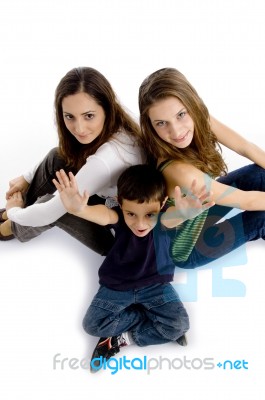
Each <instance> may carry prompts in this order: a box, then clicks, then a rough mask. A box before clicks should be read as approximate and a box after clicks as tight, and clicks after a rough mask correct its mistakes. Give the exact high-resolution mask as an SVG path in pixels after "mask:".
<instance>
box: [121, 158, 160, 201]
mask: <svg viewBox="0 0 265 400" xmlns="http://www.w3.org/2000/svg"><path fill="white" fill-rule="evenodd" d="M117 188H118V202H119V204H122V201H123V200H129V201H136V202H137V203H145V202H147V203H149V202H150V201H159V202H160V204H162V203H163V201H164V200H165V197H166V195H167V194H166V183H165V180H164V177H163V175H162V173H161V172H160V171H158V170H157V169H156V168H154V167H152V166H150V165H147V164H139V165H133V166H132V167H129V168H127V169H126V170H125V171H124V172H123V173H122V174H121V175H120V177H119V179H118V183H117Z"/></svg>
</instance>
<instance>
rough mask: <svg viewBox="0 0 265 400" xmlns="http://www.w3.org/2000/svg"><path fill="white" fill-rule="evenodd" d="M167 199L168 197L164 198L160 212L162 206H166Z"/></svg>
mask: <svg viewBox="0 0 265 400" xmlns="http://www.w3.org/2000/svg"><path fill="white" fill-rule="evenodd" d="M167 199H168V196H166V197H165V198H164V200H163V202H162V205H161V208H160V210H161V209H162V208H163V207H164V205H165V204H166V201H167Z"/></svg>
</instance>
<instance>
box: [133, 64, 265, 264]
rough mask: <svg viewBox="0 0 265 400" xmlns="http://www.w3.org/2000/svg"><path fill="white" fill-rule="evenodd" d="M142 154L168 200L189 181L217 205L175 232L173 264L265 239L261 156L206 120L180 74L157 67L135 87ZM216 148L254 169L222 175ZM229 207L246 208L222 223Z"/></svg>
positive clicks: (263, 163) (206, 258)
mask: <svg viewBox="0 0 265 400" xmlns="http://www.w3.org/2000/svg"><path fill="white" fill-rule="evenodd" d="M139 108H140V126H141V129H142V134H143V143H144V150H145V152H146V155H147V157H148V160H149V162H151V163H155V164H156V165H157V167H158V168H159V169H160V170H161V171H162V172H163V175H164V177H165V178H166V181H167V190H168V195H169V196H170V197H173V193H174V188H175V186H176V185H178V186H180V187H181V188H182V190H183V192H184V193H185V191H186V190H187V188H189V187H190V184H191V181H192V180H193V179H196V181H197V184H198V186H202V185H203V184H204V183H206V184H207V188H208V190H211V192H212V193H213V201H214V202H215V204H216V205H215V206H214V207H212V208H211V209H209V210H206V211H204V212H203V213H202V214H200V215H199V216H198V217H196V218H194V219H193V220H190V221H186V222H185V223H184V224H182V226H181V227H179V228H177V230H176V237H175V241H174V244H173V245H172V248H171V252H172V256H173V257H174V260H175V263H176V265H177V266H179V267H183V268H194V267H199V266H201V265H204V264H207V263H209V262H210V261H213V260H215V259H217V258H219V257H221V256H223V255H225V254H227V253H229V252H230V251H232V250H234V249H236V248H237V247H239V246H241V245H243V244H244V243H246V242H248V241H251V240H256V239H259V238H263V239H264V238H265V211H264V210H265V193H264V191H265V169H264V168H265V152H264V151H263V150H262V149H260V148H258V147H257V146H256V145H255V144H253V143H250V142H249V141H247V140H245V139H244V138H243V137H241V136H240V135H238V134H237V133H236V132H234V131H232V130H230V129H229V128H226V127H225V126H223V125H222V124H221V123H219V122H218V121H216V120H215V119H214V118H212V117H210V115H209V112H208V109H207V107H206V106H205V104H204V102H203V101H202V99H201V98H200V97H199V95H198V93H197V92H196V90H195V89H194V88H193V86H192V85H191V84H190V83H189V82H188V80H187V79H186V78H185V76H184V75H183V74H182V73H180V72H179V71H178V70H176V69H174V68H163V69H160V70H158V71H156V72H154V73H152V74H151V75H150V76H148V77H147V78H146V79H145V80H144V81H143V83H142V84H141V86H140V89H139ZM220 144H222V145H224V146H226V147H228V148H229V149H231V150H233V151H235V152H237V153H238V154H240V155H243V156H245V157H246V158H248V159H250V160H251V161H253V162H254V164H251V165H248V166H245V167H243V168H240V169H238V170H236V171H233V172H230V173H227V166H226V164H225V162H224V160H223V158H222V155H221V151H220ZM233 208H237V209H240V210H244V211H243V212H242V213H241V212H239V213H238V214H237V215H235V216H233V217H231V218H226V219H224V220H222V221H221V219H223V218H225V217H226V215H227V214H228V212H229V211H231V210H232V209H233Z"/></svg>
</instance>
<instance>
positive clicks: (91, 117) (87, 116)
mask: <svg viewBox="0 0 265 400" xmlns="http://www.w3.org/2000/svg"><path fill="white" fill-rule="evenodd" d="M85 117H86V119H93V118H94V117H95V114H91V113H88V114H86V115H85Z"/></svg>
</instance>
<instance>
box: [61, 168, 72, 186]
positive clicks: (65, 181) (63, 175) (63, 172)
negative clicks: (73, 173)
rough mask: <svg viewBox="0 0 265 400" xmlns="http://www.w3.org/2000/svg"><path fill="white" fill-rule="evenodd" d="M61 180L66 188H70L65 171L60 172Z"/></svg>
mask: <svg viewBox="0 0 265 400" xmlns="http://www.w3.org/2000/svg"><path fill="white" fill-rule="evenodd" d="M60 174H61V179H62V182H63V184H64V186H65V187H69V186H70V180H69V178H68V176H67V175H66V173H65V171H64V170H63V169H61V170H60Z"/></svg>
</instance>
